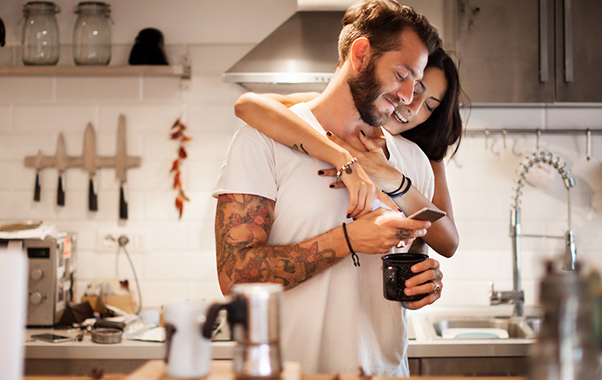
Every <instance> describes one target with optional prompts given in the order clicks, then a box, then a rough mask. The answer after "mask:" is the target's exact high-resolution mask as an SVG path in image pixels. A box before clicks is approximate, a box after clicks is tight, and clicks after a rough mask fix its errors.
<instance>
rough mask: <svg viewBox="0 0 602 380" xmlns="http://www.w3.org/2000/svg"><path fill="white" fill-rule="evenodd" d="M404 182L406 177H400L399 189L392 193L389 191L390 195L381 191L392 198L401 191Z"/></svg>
mask: <svg viewBox="0 0 602 380" xmlns="http://www.w3.org/2000/svg"><path fill="white" fill-rule="evenodd" d="M405 182H406V176H405V175H403V174H402V175H401V183H400V184H399V187H398V188H397V189H395V190H393V191H391V192H390V193H387V192H386V191H383V193H385V194H387V195H388V196H390V197H391V196H394V195H395V193H397V192H398V191H399V190H401V188H402V187H403V184H404V183H405Z"/></svg>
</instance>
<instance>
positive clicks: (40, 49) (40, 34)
mask: <svg viewBox="0 0 602 380" xmlns="http://www.w3.org/2000/svg"><path fill="white" fill-rule="evenodd" d="M59 12H60V8H59V7H58V6H57V5H56V4H54V3H53V2H50V1H30V2H28V3H27V4H25V5H24V6H23V17H24V18H25V23H24V24H23V41H22V44H23V63H24V64H25V65H56V63H57V62H58V61H59V26H58V24H57V22H56V17H55V14H57V13H59Z"/></svg>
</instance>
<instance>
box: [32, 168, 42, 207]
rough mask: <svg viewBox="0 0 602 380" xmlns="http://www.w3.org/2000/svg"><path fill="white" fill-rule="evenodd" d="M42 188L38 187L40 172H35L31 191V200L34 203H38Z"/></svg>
mask: <svg viewBox="0 0 602 380" xmlns="http://www.w3.org/2000/svg"><path fill="white" fill-rule="evenodd" d="M41 190H42V187H41V186H40V172H39V171H36V185H35V187H34V189H33V200H34V201H36V202H39V201H40V192H41Z"/></svg>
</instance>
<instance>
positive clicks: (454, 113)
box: [401, 48, 468, 161]
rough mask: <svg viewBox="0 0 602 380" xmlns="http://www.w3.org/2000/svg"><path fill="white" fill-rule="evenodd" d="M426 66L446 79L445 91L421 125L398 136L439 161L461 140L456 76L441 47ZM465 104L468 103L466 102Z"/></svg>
mask: <svg viewBox="0 0 602 380" xmlns="http://www.w3.org/2000/svg"><path fill="white" fill-rule="evenodd" d="M426 67H427V68H428V67H437V68H439V69H441V70H443V72H444V73H445V77H446V78H447V91H445V95H444V96H443V99H442V100H441V104H439V106H438V107H437V108H435V110H434V111H433V113H432V114H431V116H430V117H429V118H428V119H427V120H426V121H424V123H422V124H420V125H418V126H416V127H415V128H412V129H410V130H409V131H405V132H402V133H401V136H403V137H405V138H407V139H408V140H410V141H413V142H414V143H416V144H417V145H418V146H419V147H420V149H422V151H423V152H424V153H426V155H427V156H428V158H429V159H430V160H434V161H441V160H442V159H443V158H445V156H446V155H447V152H448V150H449V149H450V148H451V147H453V146H454V145H455V148H454V150H453V153H452V157H453V155H454V154H456V152H457V151H458V147H459V146H460V140H461V139H462V118H461V117H460V97H461V96H462V89H461V87H460V76H459V74H458V68H457V67H456V64H455V63H454V61H453V60H452V58H451V57H450V56H449V55H448V54H447V53H446V52H445V51H444V50H443V49H441V48H439V49H437V50H436V51H435V52H434V53H433V54H431V55H430V56H429V58H428V63H427V65H426ZM463 98H466V97H465V96H463ZM465 103H466V104H467V103H468V100H467V99H465Z"/></svg>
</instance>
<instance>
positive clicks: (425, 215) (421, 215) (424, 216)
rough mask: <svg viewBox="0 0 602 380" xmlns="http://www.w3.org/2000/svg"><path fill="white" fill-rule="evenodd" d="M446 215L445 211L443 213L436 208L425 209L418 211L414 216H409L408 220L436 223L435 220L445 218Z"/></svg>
mask: <svg viewBox="0 0 602 380" xmlns="http://www.w3.org/2000/svg"><path fill="white" fill-rule="evenodd" d="M445 214H446V212H445V211H441V210H439V209H436V208H430V207H425V208H423V209H422V210H418V211H416V212H415V213H413V214H412V215H410V216H408V218H411V219H416V220H428V221H429V222H434V221H435V220H438V219H439V218H442V217H444V216H445Z"/></svg>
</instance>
